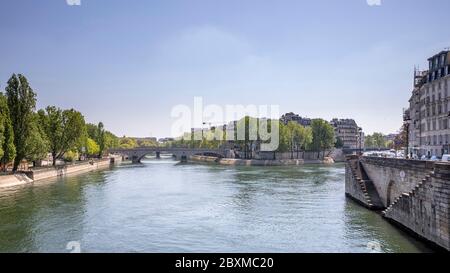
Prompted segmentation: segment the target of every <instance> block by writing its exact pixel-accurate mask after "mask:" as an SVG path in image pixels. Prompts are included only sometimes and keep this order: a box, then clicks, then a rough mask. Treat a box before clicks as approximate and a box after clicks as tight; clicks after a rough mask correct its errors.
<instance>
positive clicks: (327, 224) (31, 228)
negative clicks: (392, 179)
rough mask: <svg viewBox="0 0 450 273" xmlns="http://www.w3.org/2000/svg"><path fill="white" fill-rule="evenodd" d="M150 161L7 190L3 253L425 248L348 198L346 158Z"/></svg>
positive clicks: (3, 194)
mask: <svg viewBox="0 0 450 273" xmlns="http://www.w3.org/2000/svg"><path fill="white" fill-rule="evenodd" d="M143 163H144V164H123V165H120V166H117V167H115V168H113V169H111V170H107V171H102V172H93V173H90V174H85V175H79V176H75V177H71V178H64V179H58V180H56V181H51V182H50V181H49V182H48V183H42V185H41V186H36V187H16V188H11V189H8V190H5V191H0V252H12V251H22V252H26V251H44V252H45V251H51V252H64V251H66V250H65V246H66V243H67V242H68V241H80V242H81V243H82V247H83V250H84V251H87V252H210V251H215V252H368V251H369V250H368V249H367V243H368V242H379V243H380V244H381V245H382V251H384V252H420V251H426V250H427V249H426V248H425V247H423V245H422V244H420V243H418V242H417V241H415V240H413V239H412V238H411V237H409V236H407V235H406V234H404V233H402V232H400V231H398V230H397V229H395V228H394V227H392V226H391V225H390V224H389V223H387V222H385V221H384V220H383V219H382V218H381V217H380V216H379V215H378V214H375V213H373V212H370V211H368V210H366V209H364V208H361V207H359V206H357V205H356V204H354V203H353V202H351V201H349V200H347V199H346V198H345V196H344V175H345V170H344V167H343V165H339V164H338V165H333V166H320V165H315V166H295V167H270V168H262V167H225V166H214V165H195V164H177V162H175V161H172V160H168V159H161V160H154V159H153V160H152V159H146V160H145V161H144V162H143Z"/></svg>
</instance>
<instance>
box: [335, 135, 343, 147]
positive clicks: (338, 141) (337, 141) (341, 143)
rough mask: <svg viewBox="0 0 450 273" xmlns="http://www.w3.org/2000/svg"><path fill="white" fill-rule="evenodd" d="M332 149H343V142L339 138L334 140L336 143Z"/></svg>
mask: <svg viewBox="0 0 450 273" xmlns="http://www.w3.org/2000/svg"><path fill="white" fill-rule="evenodd" d="M334 147H336V148H338V149H340V148H342V147H344V142H343V141H342V139H341V138H340V137H337V138H336V143H335V145H334Z"/></svg>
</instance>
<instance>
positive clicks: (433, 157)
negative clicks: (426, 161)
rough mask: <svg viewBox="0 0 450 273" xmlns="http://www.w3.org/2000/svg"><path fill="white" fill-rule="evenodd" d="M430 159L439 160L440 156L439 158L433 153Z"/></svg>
mask: <svg viewBox="0 0 450 273" xmlns="http://www.w3.org/2000/svg"><path fill="white" fill-rule="evenodd" d="M430 161H439V158H438V157H437V156H435V155H433V156H432V157H431V158H430Z"/></svg>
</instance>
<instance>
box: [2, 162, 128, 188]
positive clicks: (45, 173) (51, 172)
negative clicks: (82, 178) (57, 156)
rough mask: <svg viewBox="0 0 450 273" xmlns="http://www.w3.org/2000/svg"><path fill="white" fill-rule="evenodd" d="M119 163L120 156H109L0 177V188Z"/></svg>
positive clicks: (103, 167) (84, 171)
mask: <svg viewBox="0 0 450 273" xmlns="http://www.w3.org/2000/svg"><path fill="white" fill-rule="evenodd" d="M121 162H122V157H121V156H111V157H109V158H104V159H100V160H95V161H91V162H84V163H79V164H71V165H64V166H57V167H49V168H40V169H35V170H31V171H26V172H21V173H16V174H11V175H2V176H0V188H7V187H13V186H20V185H27V184H31V183H34V182H38V181H41V180H46V179H52V178H57V177H61V176H66V175H72V174H81V173H86V172H90V171H94V170H99V169H105V168H109V167H110V166H111V165H114V164H120V163H121Z"/></svg>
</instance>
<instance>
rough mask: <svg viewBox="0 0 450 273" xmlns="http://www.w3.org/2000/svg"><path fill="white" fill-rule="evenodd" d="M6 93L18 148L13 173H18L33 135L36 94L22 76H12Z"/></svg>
mask: <svg viewBox="0 0 450 273" xmlns="http://www.w3.org/2000/svg"><path fill="white" fill-rule="evenodd" d="M5 91H6V97H7V102H8V108H9V114H10V118H11V122H12V128H13V132H14V146H15V148H16V156H15V158H14V166H13V171H17V168H18V166H19V164H20V162H22V160H23V159H24V158H25V157H26V155H27V150H26V149H27V144H28V143H29V141H30V138H31V135H32V129H33V128H32V127H33V125H32V119H33V113H34V110H35V107H36V93H34V91H33V89H32V88H31V87H30V85H29V83H28V81H27V79H26V78H25V77H24V76H23V75H21V74H19V75H16V74H13V75H12V76H11V78H10V79H9V80H8V86H7V87H6V89H5Z"/></svg>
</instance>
